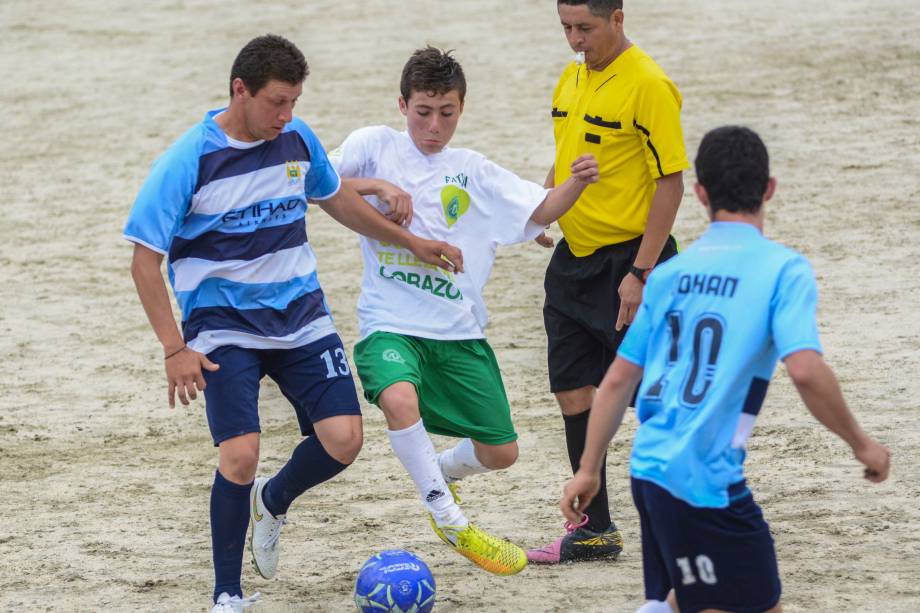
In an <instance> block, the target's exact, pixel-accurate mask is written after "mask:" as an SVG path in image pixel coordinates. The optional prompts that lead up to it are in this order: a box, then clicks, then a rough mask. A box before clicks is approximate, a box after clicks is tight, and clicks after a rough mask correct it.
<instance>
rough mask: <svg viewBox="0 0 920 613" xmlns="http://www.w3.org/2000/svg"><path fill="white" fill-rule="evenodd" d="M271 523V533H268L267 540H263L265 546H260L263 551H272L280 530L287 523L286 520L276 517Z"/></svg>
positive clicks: (279, 536) (279, 535)
mask: <svg viewBox="0 0 920 613" xmlns="http://www.w3.org/2000/svg"><path fill="white" fill-rule="evenodd" d="M271 521H272V526H271V532H270V533H269V535H268V538H267V539H265V544H264V545H263V546H262V547H263V548H264V549H274V548H275V546H276V545H277V544H278V539H280V538H281V528H282V527H283V526H284V524H286V523H287V518H285V517H276V518H274V519H272V520H271Z"/></svg>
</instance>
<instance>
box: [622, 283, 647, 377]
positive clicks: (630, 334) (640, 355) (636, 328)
mask: <svg viewBox="0 0 920 613" xmlns="http://www.w3.org/2000/svg"><path fill="white" fill-rule="evenodd" d="M649 281H651V277H649ZM649 289H650V286H649V285H646V288H645V292H644V293H645V295H644V296H643V298H642V303H641V304H640V305H639V310H638V311H636V316H635V317H634V318H633V322H632V323H631V324H630V325H629V329H628V330H627V331H626V336H625V337H624V338H623V342H621V343H620V347H619V349H617V355H618V356H620V357H621V358H623V359H624V360H628V361H630V362H632V363H633V364H635V365H636V366H639V367H642V368H645V359H646V356H647V355H648V344H649V339H650V338H651V336H652V313H651V310H652V309H651V307H650V306H649V305H650V304H652V302H653V301H652V299H651V298H649V293H650V292H649Z"/></svg>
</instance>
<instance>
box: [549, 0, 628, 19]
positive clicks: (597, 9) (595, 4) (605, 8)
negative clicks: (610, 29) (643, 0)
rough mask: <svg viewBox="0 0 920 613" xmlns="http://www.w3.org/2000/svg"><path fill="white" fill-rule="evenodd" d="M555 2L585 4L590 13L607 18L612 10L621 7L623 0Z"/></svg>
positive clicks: (568, 0) (571, 4)
mask: <svg viewBox="0 0 920 613" xmlns="http://www.w3.org/2000/svg"><path fill="white" fill-rule="evenodd" d="M556 4H557V5H559V4H568V5H569V6H578V5H579V4H587V5H588V10H589V11H591V14H592V15H594V16H595V17H604V18H608V19H609V18H610V16H611V15H612V14H613V12H614V11H616V10H621V9H622V8H623V0H556Z"/></svg>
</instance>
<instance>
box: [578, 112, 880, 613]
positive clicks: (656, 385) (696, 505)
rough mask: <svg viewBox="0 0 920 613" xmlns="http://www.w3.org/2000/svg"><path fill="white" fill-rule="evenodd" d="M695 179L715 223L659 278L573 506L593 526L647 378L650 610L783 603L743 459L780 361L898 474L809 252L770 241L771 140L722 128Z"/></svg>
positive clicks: (638, 476)
mask: <svg viewBox="0 0 920 613" xmlns="http://www.w3.org/2000/svg"><path fill="white" fill-rule="evenodd" d="M696 173H697V177H698V180H699V183H698V184H697V185H696V187H695V189H696V194H697V196H698V197H699V199H700V201H701V202H702V203H703V205H704V206H705V207H706V210H707V211H708V213H709V216H710V219H711V220H712V224H711V225H710V227H709V229H708V230H707V231H706V233H705V234H704V235H703V236H702V237H701V238H700V239H699V240H698V241H697V242H696V243H694V244H693V245H692V246H691V247H690V248H688V249H687V250H686V251H685V252H683V253H681V254H680V255H678V256H676V257H674V258H673V259H671V260H669V261H668V262H666V263H665V264H663V265H661V266H659V267H657V268H656V269H655V271H654V273H652V274H651V275H650V276H649V277H648V279H647V284H646V287H645V294H644V299H643V301H642V306H641V307H640V309H639V313H638V315H637V317H636V319H635V320H634V321H633V324H632V325H631V326H630V329H629V332H628V334H627V335H626V338H625V339H624V341H623V344H622V345H621V346H620V349H619V351H618V354H617V358H616V360H615V361H614V363H613V365H612V366H611V367H610V369H609V371H608V372H607V375H606V376H605V377H604V381H603V383H602V384H601V387H600V389H599V391H598V393H597V396H596V398H595V401H594V405H593V410H592V412H591V418H590V422H589V425H588V430H589V433H588V439H587V444H586V446H585V451H584V454H583V455H582V457H581V468H580V469H579V471H578V473H577V474H576V475H575V477H574V478H573V479H572V480H571V481H570V482H569V483H568V484H567V485H566V487H565V490H564V494H563V497H562V500H561V502H560V506H561V508H562V512H563V514H564V515H565V516H566V518H567V519H568V520H569V521H571V522H576V521H578V520H579V519H580V517H581V512H582V510H583V509H584V508H585V506H587V504H588V503H589V502H590V500H591V499H592V497H593V496H594V495H595V493H596V492H597V490H598V487H599V482H600V481H599V476H598V474H599V469H600V464H601V461H602V458H603V457H604V452H605V451H606V449H607V445H608V444H609V442H610V440H611V438H612V437H613V435H614V434H615V433H616V431H617V429H618V428H619V425H620V423H621V421H622V419H623V414H624V412H625V410H626V407H627V405H628V404H629V401H630V399H632V397H633V394H634V392H635V390H636V386H638V385H639V383H640V381H641V386H640V387H639V393H638V403H637V406H636V412H637V416H638V418H639V423H640V425H639V428H638V430H637V432H636V437H635V441H634V443H633V450H632V457H631V460H630V473H631V475H632V483H633V487H632V489H633V500H634V501H635V504H636V508H637V509H638V511H639V518H640V523H641V528H642V558H643V571H644V577H645V596H646V598H647V599H648V602H646V603H645V604H644V605H643V606H642V607H640V609H639V611H640V612H642V613H670V612H671V611H672V610H674V611H681V612H683V613H695V612H697V611H735V612H743V613H760V612H762V611H770V612H776V611H780V610H781V606H780V604H779V599H780V580H779V573H778V571H777V564H776V553H775V549H774V546H773V539H772V537H771V536H770V531H769V528H768V526H767V523H766V522H765V521H764V519H763V515H762V514H761V511H760V508H759V507H758V506H757V503H756V502H754V499H753V496H752V495H751V492H750V490H749V489H748V488H747V486H746V485H745V480H744V473H743V471H742V464H743V462H744V457H745V443H746V441H747V439H748V436H749V435H750V434H751V430H752V428H753V426H754V420H755V418H756V417H757V414H758V413H759V412H760V409H761V406H762V404H763V401H764V398H765V396H766V393H767V386H768V385H769V382H770V378H771V377H772V375H773V371H774V369H775V367H776V362H777V360H779V359H782V360H783V361H784V362H785V364H786V368H787V370H788V372H789V376H790V377H791V379H792V381H793V383H794V384H795V386H796V388H797V389H798V391H799V394H800V395H801V397H802V399H803V401H804V402H805V405H806V406H807V407H808V409H809V410H810V411H811V412H812V414H813V415H814V416H815V417H816V418H817V419H818V420H819V421H820V422H821V423H822V424H824V425H825V426H826V427H827V428H829V429H830V430H831V431H833V432H834V433H836V434H837V435H838V436H840V437H841V438H842V439H843V440H845V441H846V442H847V443H848V444H849V445H850V447H851V448H852V449H853V453H854V454H855V456H856V459H857V460H859V461H860V462H862V463H863V464H864V465H865V467H866V468H865V476H866V478H867V479H869V480H870V481H873V482H880V481H883V480H884V479H885V478H887V476H888V468H889V452H888V450H887V449H886V448H885V447H883V446H882V445H880V444H879V443H877V442H875V441H874V440H872V439H871V438H869V437H868V436H867V435H866V433H865V432H864V431H863V430H862V429H861V428H860V427H859V425H858V424H857V423H856V420H855V419H854V418H853V416H852V414H851V413H850V411H849V409H848V408H847V405H846V403H845V401H844V399H843V396H842V394H841V391H840V388H839V386H838V384H837V380H836V378H835V377H834V374H833V372H832V371H831V369H830V368H829V367H828V366H827V364H826V363H825V362H824V360H823V358H822V357H821V345H820V343H819V340H818V329H817V325H816V323H815V309H816V301H817V290H816V284H815V279H814V275H813V273H812V270H811V267H810V266H809V264H808V262H807V260H806V259H805V258H804V257H802V256H801V255H800V254H798V253H796V252H795V251H793V250H791V249H788V248H787V247H784V246H782V245H779V244H778V243H774V242H773V241H770V240H768V239H766V238H764V236H763V235H762V231H763V219H764V216H763V203H764V202H766V201H767V200H769V199H770V197H771V196H772V195H773V192H774V189H775V186H776V183H775V180H774V179H773V178H771V177H770V173H769V163H768V157H767V150H766V147H765V146H764V145H763V143H762V142H761V140H760V138H759V137H758V136H757V135H756V134H755V133H754V132H752V131H751V130H749V129H747V128H740V127H734V126H729V127H723V128H718V129H716V130H713V131H712V132H710V133H708V134H707V135H706V136H705V137H704V138H703V141H702V142H701V143H700V148H699V152H698V154H697V158H696Z"/></svg>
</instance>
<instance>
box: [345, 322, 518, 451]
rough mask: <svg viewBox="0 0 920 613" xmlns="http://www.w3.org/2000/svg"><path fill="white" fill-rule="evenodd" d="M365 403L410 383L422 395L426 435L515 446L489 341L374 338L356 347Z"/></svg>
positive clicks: (380, 335)
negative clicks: (427, 433)
mask: <svg viewBox="0 0 920 613" xmlns="http://www.w3.org/2000/svg"><path fill="white" fill-rule="evenodd" d="M355 366H356V367H357V369H358V376H359V377H360V378H361V385H363V386H364V397H365V398H367V400H368V402H371V403H373V404H377V399H378V398H379V397H380V393H381V392H383V390H385V389H386V388H388V387H389V386H391V385H393V384H394V383H398V382H399V381H408V382H409V383H412V384H414V385H415V389H416V392H417V393H418V404H419V411H420V412H421V414H422V422H423V423H424V424H425V429H426V430H428V431H429V432H431V433H432V434H441V435H444V436H455V437H459V438H471V439H473V440H474V441H479V442H480V443H485V444H487V445H502V444H504V443H510V442H511V441H514V440H517V432H515V431H514V425H512V423H511V407H510V406H509V405H508V396H507V395H506V394H505V386H504V384H503V383H502V375H501V372H499V370H498V362H497V361H496V360H495V354H494V353H493V352H492V348H491V347H490V346H489V343H488V342H486V340H485V339H474V340H464V341H437V340H432V339H427V338H419V337H417V336H406V335H403V334H393V333H392V332H374V333H373V334H371V335H370V336H368V337H367V338H365V339H364V340H362V341H361V342H360V343H358V344H357V345H355Z"/></svg>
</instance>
